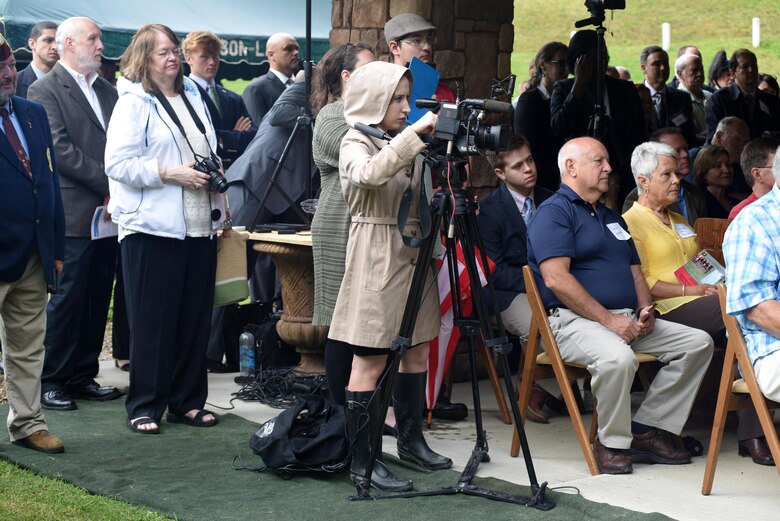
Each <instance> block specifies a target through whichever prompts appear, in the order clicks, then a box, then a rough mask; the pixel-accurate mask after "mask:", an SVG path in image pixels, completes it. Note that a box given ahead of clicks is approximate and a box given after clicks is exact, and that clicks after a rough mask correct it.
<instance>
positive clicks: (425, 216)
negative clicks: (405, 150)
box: [398, 160, 431, 248]
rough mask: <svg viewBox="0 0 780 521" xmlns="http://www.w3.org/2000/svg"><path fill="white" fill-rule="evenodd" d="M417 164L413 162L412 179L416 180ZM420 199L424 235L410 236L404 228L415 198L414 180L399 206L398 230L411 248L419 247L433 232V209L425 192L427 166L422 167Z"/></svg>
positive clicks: (420, 214) (419, 206) (405, 191)
mask: <svg viewBox="0 0 780 521" xmlns="http://www.w3.org/2000/svg"><path fill="white" fill-rule="evenodd" d="M416 165H417V161H416V160H415V161H413V162H412V175H411V176H410V179H411V180H412V181H413V180H414V170H415V166H416ZM420 170H421V172H420V200H419V202H418V203H419V204H418V208H419V211H418V213H419V216H420V224H421V229H422V237H419V238H417V237H409V236H408V235H404V229H406V221H407V220H408V218H409V211H410V210H411V208H412V201H413V199H414V193H413V192H412V182H410V183H409V186H408V187H407V188H406V190H404V193H403V195H402V196H401V204H400V205H399V207H398V231H399V232H400V233H401V239H402V240H403V243H404V244H405V245H406V246H408V247H409V248H419V247H420V246H422V245H423V244H424V243H425V240H426V239H427V238H428V236H429V235H430V233H431V211H430V206H429V205H428V196H427V194H426V193H425V168H422V169H420Z"/></svg>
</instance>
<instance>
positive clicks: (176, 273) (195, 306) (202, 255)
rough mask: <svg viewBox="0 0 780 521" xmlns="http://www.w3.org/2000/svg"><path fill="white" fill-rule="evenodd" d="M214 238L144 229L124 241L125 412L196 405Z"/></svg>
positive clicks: (158, 414) (199, 403)
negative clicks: (180, 237)
mask: <svg viewBox="0 0 780 521" xmlns="http://www.w3.org/2000/svg"><path fill="white" fill-rule="evenodd" d="M216 246H217V241H216V239H215V238H208V237H198V238H191V237H187V238H186V239H184V240H178V239H170V238H165V237H157V236H154V235H148V234H143V233H135V234H132V235H128V236H127V237H125V238H124V239H123V240H122V243H121V250H122V268H123V272H124V273H123V275H124V278H125V300H126V302H127V312H128V313H127V315H128V320H129V323H130V389H129V391H128V394H127V401H126V402H125V408H126V409H127V416H128V418H131V419H132V418H138V417H141V416H149V417H151V418H152V419H154V420H155V421H160V419H161V418H162V415H163V412H165V408H166V407H167V408H168V411H169V412H171V413H173V414H177V415H181V414H185V413H186V412H188V411H190V410H192V409H202V408H203V406H204V404H205V403H206V397H207V395H208V380H207V378H208V377H207V374H206V346H207V344H208V339H209V330H210V318H211V309H212V307H213V305H214V278H215V270H216V260H217V249H216Z"/></svg>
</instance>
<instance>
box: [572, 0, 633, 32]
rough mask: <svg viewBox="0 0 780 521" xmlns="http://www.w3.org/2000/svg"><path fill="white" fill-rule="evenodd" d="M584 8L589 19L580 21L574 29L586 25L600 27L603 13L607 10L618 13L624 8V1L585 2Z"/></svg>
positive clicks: (597, 0) (587, 0)
mask: <svg viewBox="0 0 780 521" xmlns="http://www.w3.org/2000/svg"><path fill="white" fill-rule="evenodd" d="M585 7H586V8H587V9H588V11H589V12H590V18H586V19H585V20H580V21H578V22H576V23H575V24H574V27H585V26H586V25H600V24H601V23H602V22H604V11H605V10H607V9H610V10H613V11H618V10H621V9H625V8H626V0H585Z"/></svg>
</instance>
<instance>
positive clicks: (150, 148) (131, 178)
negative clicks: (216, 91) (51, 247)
mask: <svg viewBox="0 0 780 521" xmlns="http://www.w3.org/2000/svg"><path fill="white" fill-rule="evenodd" d="M117 90H118V92H119V100H118V101H117V103H116V106H115V107H114V112H113V113H112V115H111V122H110V123H109V125H108V131H107V142H106V157H105V165H106V175H108V178H109V179H108V188H109V191H110V193H111V200H110V201H109V204H108V212H109V213H110V214H111V218H112V220H113V221H114V222H115V223H117V224H118V225H119V226H121V227H123V228H125V229H127V230H132V231H135V232H141V233H147V234H150V235H157V236H160V237H170V238H174V239H184V237H185V234H186V228H185V224H184V205H183V199H182V190H183V188H182V187H181V186H178V185H174V184H164V183H163V182H162V180H161V179H160V175H159V173H158V171H159V167H160V166H167V167H175V166H179V165H181V164H183V163H184V160H183V159H182V156H181V152H180V151H179V140H180V136H181V132H179V129H178V128H177V127H176V124H175V123H174V122H173V121H172V120H171V118H170V116H168V113H167V112H166V111H165V109H164V108H163V107H162V105H160V104H159V102H158V101H157V99H156V98H155V97H154V96H153V95H152V94H149V93H148V92H145V91H144V90H143V87H142V85H141V84H140V83H131V82H130V81H128V80H127V79H125V78H119V80H118V81H117ZM183 95H185V96H187V98H188V100H189V102H190V104H191V105H192V107H193V108H194V109H195V112H196V113H197V114H198V116H199V117H200V119H201V121H202V122H203V124H204V125H208V126H210V127H212V128H211V132H210V135H209V145H210V146H211V149H212V150H216V148H217V143H216V137H215V134H216V133H215V132H214V129H213V126H212V123H211V119H210V117H209V114H208V111H207V110H206V105H205V103H204V102H203V100H202V99H201V97H200V94H199V92H198V89H197V87H196V86H195V84H194V83H193V81H192V80H190V79H189V78H187V77H185V78H184V92H183ZM210 195H211V207H212V209H219V210H220V218H219V219H218V220H215V221H213V222H212V226H213V228H214V229H217V228H219V227H220V225H221V223H222V222H223V221H224V220H225V202H224V201H225V198H224V196H223V194H220V193H217V192H211V193H210Z"/></svg>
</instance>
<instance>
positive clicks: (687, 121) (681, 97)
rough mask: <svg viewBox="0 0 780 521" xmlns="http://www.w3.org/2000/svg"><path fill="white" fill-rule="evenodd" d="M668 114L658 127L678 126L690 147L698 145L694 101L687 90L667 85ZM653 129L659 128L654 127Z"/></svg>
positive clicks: (665, 98) (665, 99) (666, 101)
mask: <svg viewBox="0 0 780 521" xmlns="http://www.w3.org/2000/svg"><path fill="white" fill-rule="evenodd" d="M664 101H665V103H666V116H665V118H664V121H661V122H659V123H660V126H659V127H658V128H666V127H677V128H679V129H680V131H681V132H682V135H683V137H684V138H685V141H687V142H688V146H689V147H695V146H697V145H698V142H697V141H696V126H695V125H694V122H693V102H692V101H691V96H690V94H688V93H687V92H682V91H680V90H677V89H675V88H673V87H668V86H667V87H666V96H665V97H664ZM652 130H657V129H655V128H652Z"/></svg>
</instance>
